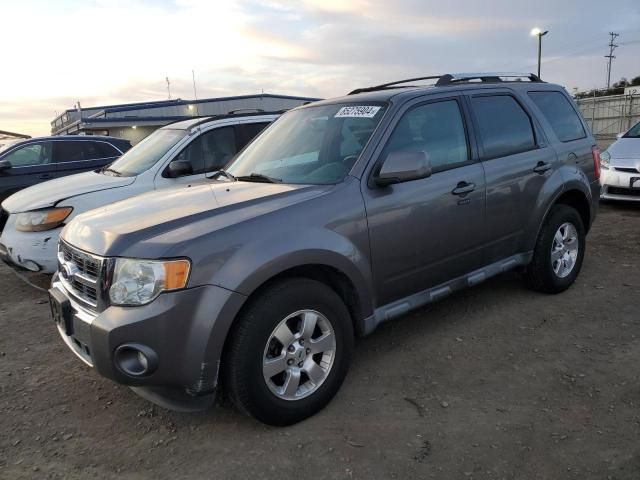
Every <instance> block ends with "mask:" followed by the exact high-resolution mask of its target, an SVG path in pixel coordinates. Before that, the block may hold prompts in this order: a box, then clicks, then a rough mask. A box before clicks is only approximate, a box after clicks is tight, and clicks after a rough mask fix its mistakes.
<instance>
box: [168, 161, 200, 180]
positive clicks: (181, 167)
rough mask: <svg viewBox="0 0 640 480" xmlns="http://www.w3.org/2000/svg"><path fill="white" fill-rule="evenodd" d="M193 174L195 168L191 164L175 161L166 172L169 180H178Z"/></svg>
mask: <svg viewBox="0 0 640 480" xmlns="http://www.w3.org/2000/svg"><path fill="white" fill-rule="evenodd" d="M192 174H193V167H192V166H191V162H187V161H185V160H174V161H173V162H171V163H170V164H169V166H168V167H167V171H166V176H167V177H169V178H178V177H183V176H185V175H192Z"/></svg>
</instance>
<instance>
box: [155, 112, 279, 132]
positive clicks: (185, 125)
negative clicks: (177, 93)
mask: <svg viewBox="0 0 640 480" xmlns="http://www.w3.org/2000/svg"><path fill="white" fill-rule="evenodd" d="M285 111H286V110H279V111H277V112H262V111H260V112H251V113H228V114H225V115H207V116H202V117H193V118H190V119H188V120H177V121H175V122H172V123H168V124H166V125H165V126H163V127H162V128H166V129H180V130H189V129H191V128H193V127H197V126H198V125H202V124H205V123H208V122H213V121H216V120H224V119H228V118H237V119H241V118H251V117H263V116H269V115H282V114H283V113H284V112H285Z"/></svg>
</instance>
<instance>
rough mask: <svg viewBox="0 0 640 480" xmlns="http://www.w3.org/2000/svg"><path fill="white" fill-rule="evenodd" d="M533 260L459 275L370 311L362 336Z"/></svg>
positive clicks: (525, 256) (527, 256)
mask: <svg viewBox="0 0 640 480" xmlns="http://www.w3.org/2000/svg"><path fill="white" fill-rule="evenodd" d="M532 258H533V252H528V253H519V254H517V255H513V256H511V257H508V258H505V259H502V260H500V261H498V262H495V263H492V264H491V265H487V266H486V267H483V268H481V269H479V270H475V271H473V272H471V273H468V274H466V275H462V276H461V277H458V278H454V279H453V280H450V281H448V282H445V283H443V284H440V285H436V286H435V287H432V288H428V289H426V290H423V291H421V292H418V293H414V294H413V295H409V296H408V297H405V298H401V299H400V300H396V301H395V302H392V303H388V304H387V305H383V306H381V307H378V308H376V309H375V311H374V312H373V315H371V316H370V317H368V318H365V319H364V321H363V326H364V331H363V333H364V335H368V334H370V333H371V332H373V331H374V330H375V329H376V328H377V327H378V325H380V324H381V323H383V322H386V321H389V320H392V319H394V318H396V317H399V316H401V315H404V314H406V313H408V312H410V311H411V310H415V309H416V308H420V307H423V306H424V305H427V304H429V303H433V302H435V301H438V300H440V299H442V298H444V297H447V296H449V295H450V294H452V293H453V292H456V291H458V290H463V289H465V288H467V287H473V286H474V285H478V284H479V283H482V282H484V281H485V280H487V279H489V278H491V277H495V276H496V275H499V274H501V273H504V272H507V271H509V270H513V269H514V268H517V267H520V266H524V265H528V264H529V263H530V262H531V259H532Z"/></svg>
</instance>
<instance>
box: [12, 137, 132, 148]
mask: <svg viewBox="0 0 640 480" xmlns="http://www.w3.org/2000/svg"><path fill="white" fill-rule="evenodd" d="M43 140H74V141H78V142H89V141H92V140H93V141H95V140H102V141H103V142H109V143H123V142H127V143H129V140H127V139H126V138H118V137H108V136H106V135H46V136H42V137H32V138H25V139H24V140H19V141H17V142H13V143H12V144H11V145H12V146H15V145H23V144H25V143H31V142H41V141H43Z"/></svg>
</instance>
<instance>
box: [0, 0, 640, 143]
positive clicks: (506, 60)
mask: <svg viewBox="0 0 640 480" xmlns="http://www.w3.org/2000/svg"><path fill="white" fill-rule="evenodd" d="M0 19H1V20H2V22H1V23H0V25H1V26H0V130H8V131H15V132H19V133H26V134H29V135H47V134H49V133H50V122H51V121H52V120H53V118H54V117H55V116H56V113H58V114H59V113H61V112H63V111H64V110H65V109H68V108H72V107H73V105H74V104H75V103H76V102H78V101H80V103H81V105H82V106H86V107H89V106H92V105H108V104H113V103H126V102H138V101H152V100H164V99H166V98H167V97H168V92H167V84H166V80H165V79H166V78H167V77H168V78H169V81H170V83H171V96H172V98H183V99H191V98H193V96H194V92H193V83H192V70H193V71H194V72H195V79H196V88H197V96H198V97H199V98H207V97H215V96H226V95H243V94H252V93H260V92H262V91H264V92H265V93H280V94H287V95H303V96H312V97H323V98H328V97H333V96H339V95H343V94H345V93H346V92H349V91H350V90H353V89H354V88H357V87H362V86H369V85H374V84H379V83H383V82H387V81H392V80H397V79H402V78H410V77H414V76H420V75H434V74H441V73H447V72H469V71H518V72H521V71H526V72H535V70H536V68H537V67H536V62H537V40H536V38H534V37H532V36H531V35H530V31H531V29H532V28H533V27H539V28H542V29H543V30H549V33H548V35H547V36H545V37H544V38H543V63H542V76H543V78H544V79H545V80H547V81H551V82H555V83H560V84H562V85H564V86H565V87H566V88H567V89H568V90H569V91H572V90H573V89H574V88H578V89H580V90H584V89H591V88H602V87H604V86H605V85H606V60H605V58H604V55H605V54H607V53H608V47H607V44H608V42H609V35H608V32H610V31H613V32H618V33H620V37H619V38H618V39H617V40H616V43H618V44H619V47H618V49H617V50H616V51H615V55H616V56H617V58H616V59H615V60H614V63H613V69H612V81H614V80H618V79H620V78H621V77H629V78H630V77H634V76H637V75H640V2H638V1H637V0H618V1H616V2H615V3H612V2H604V1H602V0H597V1H596V0H536V1H523V0H484V1H477V0H466V1H462V0H448V1H446V2H442V1H441V0H437V1H436V0H350V1H347V0H345V1H336V0H291V1H289V0H267V1H258V0H217V1H216V0H156V1H153V0H49V1H38V0H0Z"/></svg>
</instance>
